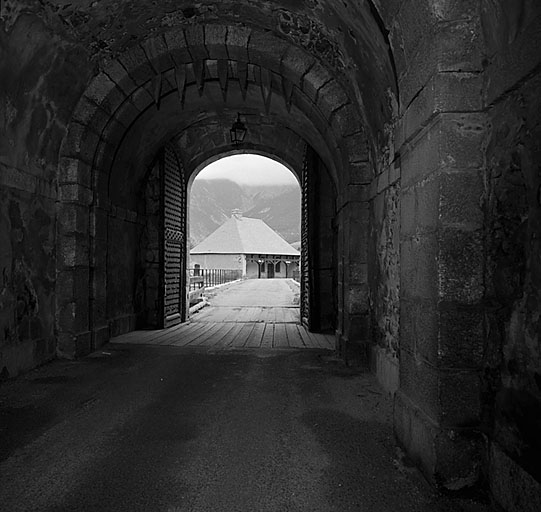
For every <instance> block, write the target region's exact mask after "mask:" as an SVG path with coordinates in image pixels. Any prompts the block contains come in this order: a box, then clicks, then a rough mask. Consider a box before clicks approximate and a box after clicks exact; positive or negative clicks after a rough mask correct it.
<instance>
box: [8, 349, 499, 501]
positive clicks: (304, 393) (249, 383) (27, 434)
mask: <svg viewBox="0 0 541 512" xmlns="http://www.w3.org/2000/svg"><path fill="white" fill-rule="evenodd" d="M391 412H392V403H391V400H390V398H389V397H388V396H387V395H386V394H385V393H384V392H383V391H382V390H381V389H380V388H379V387H378V385H377V384H376V382H375V380H374V378H373V377H372V375H370V374H368V373H359V371H358V370H352V369H351V368H347V367H345V366H344V365H343V364H342V363H341V362H340V361H339V360H338V359H336V358H334V357H333V356H332V353H331V352H329V351H327V350H302V349H297V350H295V349H290V350H268V349H267V350H266V349H259V350H247V349H244V350H242V349H239V350H237V351H220V352H214V353H209V352H208V350H207V349H206V348H204V347H203V348H202V347H193V348H189V347H188V348H179V347H172V346H156V345H128V344H123V345H120V344H109V345H107V346H105V347H104V348H103V349H102V350H100V351H98V352H96V353H94V354H92V355H91V356H89V357H86V358H84V359H81V360H79V361H55V362H53V363H51V364H48V365H46V366H44V367H42V368H39V369H37V370H34V371H32V372H30V373H28V374H26V375H25V376H22V377H20V378H18V379H15V380H13V381H9V382H6V383H4V384H3V385H2V386H1V387H0V419H1V421H0V434H1V438H2V442H1V443H0V504H1V506H0V508H2V510H10V511H23V510H24V511H27V510H36V511H104V510H107V511H139V510H141V511H147V510H148V511H164V512H178V511H193V512H196V511H209V512H214V511H223V512H231V511H246V512H254V511H261V512H263V511H269V512H270V511H272V512H276V511H349V510H351V511H370V512H373V511H375V512H377V511H389V512H396V511H412V512H414V511H415V512H424V511H426V512H429V511H430V512H434V511H445V512H450V511H461V510H465V511H481V510H483V511H484V510H489V509H488V508H485V507H484V505H482V504H481V503H477V502H474V501H471V500H465V499H462V500H458V499H451V498H449V497H445V496H441V495H439V494H437V493H436V492H435V491H434V490H433V489H432V488H431V487H429V486H428V484H426V482H425V481H424V480H423V479H422V478H421V477H420V475H419V474H418V473H417V471H416V470H415V469H414V468H413V467H412V466H411V465H410V464H408V463H407V461H405V460H404V458H403V456H402V453H401V452H400V450H398V449H397V448H396V445H395V441H394V437H393V433H392V427H391Z"/></svg>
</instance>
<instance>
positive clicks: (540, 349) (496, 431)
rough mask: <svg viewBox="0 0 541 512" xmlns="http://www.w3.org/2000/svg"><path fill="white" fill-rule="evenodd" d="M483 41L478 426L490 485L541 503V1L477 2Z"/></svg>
mask: <svg viewBox="0 0 541 512" xmlns="http://www.w3.org/2000/svg"><path fill="white" fill-rule="evenodd" d="M483 4H484V6H483V7H484V9H483V19H482V21H483V29H484V32H485V38H486V42H487V61H486V84H487V90H486V101H487V105H488V106H489V118H490V127H491V130H490V137H489V139H488V143H487V147H486V161H487V172H486V179H485V212H486V213H485V214H486V257H487V262H486V272H485V281H486V327H485V328H486V346H485V357H484V375H483V377H484V378H483V384H484V388H483V391H484V403H485V409H484V414H483V421H484V427H485V429H486V430H487V432H488V433H489V438H490V451H489V479H490V485H491V490H492V492H493V494H494V496H495V498H496V500H497V501H498V502H499V504H500V505H502V506H503V507H504V508H505V509H506V510H509V511H518V510H520V511H527V512H530V511H534V510H539V509H541V466H540V464H539V460H540V458H541V440H540V438H539V432H540V431H541V166H540V162H541V99H540V96H539V92H540V91H541V72H540V64H541V59H540V56H539V45H540V44H541V33H540V32H539V26H541V5H539V3H538V2H533V1H526V0H524V1H517V2H503V1H499V2H491V3H489V2H486V1H485V2H483Z"/></svg>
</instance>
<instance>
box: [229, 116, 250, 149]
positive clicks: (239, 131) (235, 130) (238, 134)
mask: <svg viewBox="0 0 541 512" xmlns="http://www.w3.org/2000/svg"><path fill="white" fill-rule="evenodd" d="M246 132H247V129H246V126H245V125H244V123H243V122H242V121H241V120H240V114H237V120H236V121H235V122H234V123H233V126H232V127H231V130H230V133H231V142H232V143H233V144H235V146H238V145H239V144H241V143H242V142H243V141H244V137H246Z"/></svg>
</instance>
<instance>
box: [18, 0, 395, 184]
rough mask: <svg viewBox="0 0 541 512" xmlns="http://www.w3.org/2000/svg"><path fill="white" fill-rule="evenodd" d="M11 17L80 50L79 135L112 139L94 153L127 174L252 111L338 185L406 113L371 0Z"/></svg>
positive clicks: (156, 6) (80, 5)
mask: <svg viewBox="0 0 541 512" xmlns="http://www.w3.org/2000/svg"><path fill="white" fill-rule="evenodd" d="M7 10H8V12H9V15H10V17H11V18H12V19H15V17H16V15H21V14H23V13H25V12H27V13H28V15H31V14H38V15H39V19H40V20H41V21H42V22H45V24H46V25H47V27H48V29H49V30H51V31H52V32H53V33H54V38H61V39H62V42H61V45H62V46H63V47H65V48H66V51H69V52H70V54H71V55H73V51H74V50H73V48H77V51H78V52H79V53H78V54H79V56H80V57H79V59H78V62H77V68H78V69H79V70H80V73H81V74H80V76H78V77H77V79H76V80H74V84H73V85H74V90H81V92H83V91H84V93H83V94H82V96H81V97H80V98H79V99H78V100H77V102H78V106H77V108H76V111H75V116H74V118H75V122H76V123H80V124H81V125H84V126H85V130H84V133H83V134H82V135H81V137H80V138H81V140H89V139H93V138H97V139H100V140H102V141H103V140H104V139H105V147H102V148H101V150H100V149H96V147H97V146H96V144H92V149H88V150H87V151H88V152H89V154H88V155H87V157H88V159H90V160H92V159H93V160H94V162H96V161H98V162H99V161H100V158H101V157H103V158H105V157H106V159H107V160H108V162H106V163H105V164H104V165H105V166H111V165H113V162H112V161H111V156H112V155H116V156H115V159H116V160H115V161H116V162H117V163H118V161H119V159H120V161H124V160H123V159H124V158H125V156H127V157H128V158H130V159H131V161H132V165H131V166H130V165H124V166H118V165H116V166H115V167H116V168H117V169H118V168H119V167H121V168H122V169H124V170H125V172H126V173H134V172H135V173H137V172H143V167H144V164H146V163H147V161H148V159H149V158H150V155H152V154H153V153H154V152H155V151H156V150H157V149H158V148H159V146H160V145H162V144H163V143H164V142H165V141H166V140H168V139H171V138H172V137H173V136H175V135H179V134H181V132H182V131H183V130H186V129H188V128H190V127H191V126H192V125H194V124H195V125H201V124H202V123H205V120H206V119H209V120H210V119H212V118H215V117H216V115H219V116H221V117H222V118H224V119H230V118H231V119H232V118H234V117H235V115H236V112H237V111H242V112H243V113H245V114H246V115H247V116H248V120H247V122H248V123H249V127H250V130H251V132H252V133H253V134H255V135H256V138H257V139H261V137H260V135H259V130H260V128H259V127H260V126H261V125H267V126H268V125H273V126H275V129H276V133H279V132H281V131H283V130H284V129H286V130H291V131H292V132H294V133H295V134H297V135H299V136H302V137H303V138H305V139H306V140H307V142H309V143H310V144H311V145H313V146H314V147H316V148H317V149H318V151H319V152H320V154H321V156H322V158H324V160H325V162H326V163H327V166H328V167H329V168H330V169H331V172H333V174H334V175H335V180H338V177H337V176H338V175H339V174H340V167H341V166H342V165H344V166H345V167H347V163H348V161H349V163H351V162H352V160H351V158H350V153H352V152H353V153H355V152H359V151H362V150H361V149H360V148H362V147H364V145H365V140H366V137H365V135H364V132H366V135H368V137H369V139H371V140H372V141H373V144H377V143H378V140H379V143H381V142H383V140H382V139H383V137H384V134H385V127H386V124H387V123H389V122H390V120H391V119H392V117H393V114H394V109H395V108H396V107H395V105H396V76H395V71H394V69H393V66H394V64H393V61H392V57H391V53H390V48H389V44H388V41H387V40H386V32H385V29H384V28H383V27H382V22H381V20H380V18H379V14H378V10H377V9H376V8H375V7H374V5H373V4H372V2H369V1H364V2H347V1H331V0H306V1H285V0H284V1H281V2H268V1H267V2H265V1H259V0H257V1H256V0H251V1H223V0H220V1H202V2H196V3H194V2H183V1H178V0H176V1H175V0H164V1H159V2H149V1H148V0H124V1H118V0H79V1H73V0H70V1H68V0H48V1H45V2H40V3H39V4H38V3H37V2H34V1H30V0H27V1H22V2H8V6H7ZM8 25H9V21H8ZM70 58H72V59H73V58H74V57H70ZM96 73H98V74H97V75H96ZM84 77H87V78H86V81H85V78H84ZM93 77H94V78H93ZM73 94H75V93H73ZM92 105H98V106H99V110H96V109H94V108H93V107H92ZM179 106H180V108H179ZM252 121H253V122H252ZM211 124H212V123H211ZM222 124H223V125H224V126H226V128H227V123H222ZM89 127H90V128H89ZM72 128H73V126H72ZM75 129H76V131H77V129H78V128H77V127H75ZM72 131H73V129H72ZM79 131H81V130H79ZM92 132H93V133H92ZM361 133H362V135H361ZM348 137H350V138H349V139H348ZM96 143H97V142H96ZM271 143H272V141H269V144H271ZM67 146H68V150H69V140H68V143H67ZM65 147H66V145H65ZM93 151H96V152H97V154H98V157H95V156H93V155H92V154H91V153H92V152H93ZM68 153H69V151H68ZM65 154H66V153H65ZM100 155H101V156H100ZM134 155H135V156H136V158H133V156H134ZM96 159H97V160H96ZM134 162H136V163H135V164H134ZM134 165H135V166H139V167H140V169H139V170H137V169H134V168H133V166H134ZM127 169H129V170H127ZM125 178H126V174H123V175H119V176H118V178H117V179H118V180H120V181H123V180H125Z"/></svg>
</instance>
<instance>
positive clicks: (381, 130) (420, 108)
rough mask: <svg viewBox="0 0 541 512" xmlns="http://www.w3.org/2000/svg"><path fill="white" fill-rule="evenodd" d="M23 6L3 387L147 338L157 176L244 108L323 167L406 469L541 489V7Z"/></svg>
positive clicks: (277, 140)
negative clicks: (535, 427)
mask: <svg viewBox="0 0 541 512" xmlns="http://www.w3.org/2000/svg"><path fill="white" fill-rule="evenodd" d="M4 4H6V5H7V6H8V8H6V9H2V14H1V15H0V25H1V28H2V30H0V32H1V34H2V35H1V39H2V48H5V49H6V50H7V51H4V52H3V53H2V58H1V60H0V66H1V68H0V72H1V74H2V77H3V79H4V80H3V86H4V87H3V88H2V94H3V95H4V92H5V102H2V104H3V105H4V108H3V109H2V123H3V132H2V133H3V135H4V132H5V135H6V136H5V137H1V138H0V152H1V153H2V155H1V158H0V166H1V170H2V174H1V176H0V180H1V184H2V189H1V190H0V194H1V197H2V201H1V202H0V207H1V208H2V210H1V212H0V213H1V215H2V223H1V225H0V236H1V238H0V242H1V243H0V248H1V249H0V258H1V260H2V272H3V280H2V291H1V293H0V300H1V301H2V302H1V306H2V307H1V308H0V310H1V314H0V320H1V321H2V328H1V331H2V332H3V335H4V338H3V341H2V343H1V344H0V356H1V359H0V371H1V375H2V376H3V375H6V374H7V375H15V374H17V373H19V372H21V371H25V370H28V369H29V368H32V367H35V366H36V365H39V364H41V363H43V362H45V361H47V360H49V359H51V358H53V357H55V354H56V355H59V356H61V357H70V358H71V357H78V356H80V355H84V354H86V353H88V352H89V351H90V350H92V349H93V348H95V347H101V346H102V345H103V343H105V342H106V341H107V340H108V339H110V337H111V335H114V334H116V333H120V332H126V331H129V330H130V329H133V328H134V327H135V326H136V325H137V314H136V312H137V311H138V306H137V300H135V298H136V297H139V296H140V290H141V287H139V286H138V285H137V283H138V281H137V279H135V278H134V276H137V275H138V274H137V272H138V266H137V265H138V261H137V258H135V257H134V256H133V254H132V253H130V254H128V255H126V251H128V249H129V248H130V247H132V248H133V247H134V246H135V245H136V241H138V240H140V236H139V235H140V232H141V231H142V230H143V228H144V225H145V222H146V218H147V217H146V214H145V208H146V207H147V205H146V204H145V202H144V201H143V200H141V198H145V194H144V193H143V191H144V186H143V185H144V184H145V179H146V177H147V176H148V172H149V170H150V169H152V168H153V165H154V163H155V162H157V161H158V162H159V161H160V159H162V155H163V154H164V152H165V151H166V150H165V149H164V148H170V150H171V151H169V150H167V151H168V152H169V153H170V154H172V153H171V152H173V153H174V154H175V158H176V160H177V163H178V166H179V168H182V170H183V172H184V177H185V179H186V180H189V177H190V175H191V173H193V172H194V169H196V168H198V166H199V165H200V164H202V163H204V162H205V161H208V159H210V158H216V157H219V156H220V155H223V154H227V153H228V152H229V151H231V150H232V149H234V148H232V147H231V145H230V143H229V141H228V130H229V127H230V126H231V124H232V122H233V121H234V119H235V118H236V115H237V113H238V112H246V114H247V115H249V116H250V118H251V119H253V120H254V128H253V129H252V130H251V136H250V137H249V138H248V139H247V140H246V142H245V143H244V144H245V146H244V148H245V149H246V150H253V151H258V150H261V151H271V152H273V153H274V154H275V156H277V157H278V158H281V159H283V160H284V161H288V162H292V165H293V163H294V164H295V165H293V166H294V167H295V168H303V162H304V160H303V158H302V157H303V156H304V155H305V150H306V161H308V162H310V161H311V164H310V165H309V166H308V167H309V168H312V169H315V168H319V167H321V169H325V173H317V172H314V173H312V174H310V176H315V177H317V176H327V177H328V180H327V182H326V184H320V185H321V187H322V189H323V188H324V192H325V193H327V192H328V194H329V197H331V196H332V198H333V201H335V204H334V208H333V209H332V212H333V214H332V216H328V217H327V216H326V217H324V218H321V219H320V221H321V229H319V230H316V233H320V234H327V235H328V238H326V239H324V240H321V241H320V242H317V243H316V242H314V243H315V245H316V249H317V245H318V244H324V245H325V246H328V247H334V258H335V260H333V261H332V262H331V263H329V262H322V264H321V265H320V266H319V267H318V268H316V269H314V273H313V275H312V279H313V281H312V282H313V283H314V287H316V286H320V290H319V291H318V290H313V291H314V295H315V296H316V297H320V298H323V297H325V293H324V291H325V290H327V289H332V291H333V293H334V297H335V299H332V297H331V299H332V300H334V301H335V302H334V305H333V308H332V312H330V313H329V315H328V318H327V319H326V320H325V321H327V320H328V322H329V325H332V326H333V327H334V328H335V333H336V339H337V342H338V348H339V352H340V354H341V355H342V356H344V357H345V358H346V359H347V360H348V361H349V362H350V363H351V362H359V361H366V360H369V361H370V364H371V366H372V368H373V369H374V371H375V372H376V373H377V375H378V378H379V380H380V381H381V382H382V383H383V384H384V385H385V386H386V389H388V390H389V391H390V392H391V393H393V395H394V397H395V408H394V411H395V412H394V426H395V433H396V436H397V438H398V439H399V441H400V443H401V444H402V445H403V446H404V448H405V449H406V451H407V452H408V454H409V455H410V456H411V457H412V459H413V460H415V461H416V462H417V463H418V464H419V465H420V466H421V467H422V468H423V470H424V472H425V474H426V475H427V476H428V477H429V478H430V479H431V481H432V482H434V483H436V484H438V485H441V486H443V487H446V488H449V489H455V488H459V487H464V486H468V485H473V484H474V483H475V482H477V481H478V480H479V478H480V476H481V475H483V474H484V473H486V474H489V477H490V479H491V482H492V484H491V485H492V486H493V489H495V490H496V493H497V494H498V493H499V494H500V498H502V496H501V495H502V494H505V492H504V491H500V488H503V487H504V486H501V485H500V483H501V482H502V480H503V479H502V478H499V477H498V476H497V475H496V477H494V472H495V469H494V468H496V467H499V468H500V469H501V468H502V467H503V468H504V472H506V473H505V474H507V475H520V474H522V473H521V471H522V470H524V471H525V472H528V471H529V472H530V474H532V475H534V476H535V478H537V480H539V472H538V465H537V466H536V464H535V457H531V456H530V455H528V454H527V453H526V452H528V451H529V447H534V448H535V447H536V446H538V441H537V440H536V438H535V436H534V435H531V434H530V430H529V429H524V428H523V424H522V423H521V420H520V419H519V418H522V417H529V414H530V413H531V411H532V410H533V411H534V412H535V411H537V410H539V389H538V387H539V386H537V385H536V382H537V380H538V379H537V373H539V358H538V356H537V354H536V352H535V351H534V350H533V349H532V347H535V346H536V339H537V334H536V333H537V331H538V330H537V327H536V324H535V322H537V316H538V315H537V312H538V309H539V307H538V305H539V293H538V292H539V286H538V284H539V283H538V279H537V277H536V276H537V275H538V272H537V267H536V265H537V262H538V260H539V259H538V258H537V255H538V252H539V248H538V246H537V245H536V243H537V242H536V241H537V240H538V239H539V236H538V233H537V231H538V223H537V222H536V219H538V218H539V214H538V213H539V212H538V209H539V204H538V203H539V201H538V200H537V199H538V193H537V191H538V188H539V186H538V185H539V180H538V176H537V174H536V173H537V168H536V166H535V162H537V161H538V160H539V158H538V153H539V152H538V147H537V146H536V143H535V141H537V140H539V137H537V133H538V131H539V130H538V128H539V122H538V118H539V116H538V112H539V108H538V98H539V95H538V94H537V90H538V89H539V87H538V85H539V84H538V74H539V73H538V71H539V52H538V51H536V49H537V48H538V46H539V44H538V41H539V34H538V31H537V32H536V30H535V28H536V27H538V25H539V23H538V20H539V7H538V5H537V4H536V2H533V1H524V2H514V3H513V2H508V1H504V0H494V1H483V2H480V3H472V2H443V3H442V2H430V1H427V0H409V1H408V2H404V1H402V0H388V1H385V2H383V1H380V0H373V1H372V0H370V1H368V0H367V1H365V2H334V1H330V0H317V1H314V0H303V1H299V2H285V1H279V0H277V1H276V2H267V1H260V0H253V1H250V2H243V1H242V0H239V1H238V2H233V1H226V0H224V1H221V2H216V1H214V0H205V1H204V2H198V3H197V5H195V4H190V3H189V2H185V1H179V2H173V1H171V2H166V1H164V2H147V1H145V0H129V1H128V0H119V1H118V2H109V1H100V2H83V1H79V2H59V1H52V2H31V1H24V2H14V1H11V2H9V1H8V2H7V3H6V2H4V3H3V4H2V5H4ZM474 4H475V5H474ZM60 5H62V7H60ZM13 6H15V8H13ZM206 135H210V136H206ZM305 148H307V149H305ZM299 159H300V160H301V161H300V162H299V161H298V160H299ZM519 175H520V178H519ZM318 179H319V178H317V179H315V183H312V185H313V186H314V187H317V186H318V185H317V183H318ZM325 179H327V178H325ZM509 183H519V184H520V190H521V191H523V193H521V194H519V196H520V197H519V198H517V197H516V194H514V193H513V194H508V191H509V190H510V188H511V185H509ZM326 185H328V187H326ZM307 197H308V198H310V197H313V198H314V197H315V198H318V195H317V194H314V195H312V196H310V195H307ZM316 206H318V205H316ZM526 219H528V220H526ZM181 228H182V226H178V225H174V226H170V227H169V231H168V233H169V235H171V237H173V238H175V237H176V238H178V237H179V235H180V234H182V233H183V230H182V229H181ZM516 233H520V234H521V238H520V240H519V241H518V243H517V239H516V237H515V234H516ZM523 233H525V235H524V239H523V238H522V234H523ZM184 234H185V233H184ZM331 234H332V236H333V237H335V239H334V238H331ZM173 238H171V240H170V242H172V241H176V242H178V240H173ZM311 240H313V241H315V240H317V238H316V237H312V238H311ZM524 240H529V241H530V242H531V244H530V245H531V247H530V245H528V244H526V243H523V241H524ZM510 247H512V248H513V250H512V251H510V249H509V248H510ZM314 252H315V253H316V254H317V253H318V251H317V250H315V251H314ZM125 256H126V257H125ZM160 261H162V260H160ZM327 263H329V264H328V265H327ZM329 276H331V277H329ZM501 276H504V277H505V276H511V277H510V278H509V280H508V281H509V283H508V284H509V286H504V287H503V289H502V286H501V282H500V281H502V280H501V279H500V277H501ZM333 279H334V280H335V281H336V282H335V283H333V282H332V280H333ZM536 279H537V280H536ZM503 281H505V282H507V278H505V279H504V280H503ZM331 302H332V301H331ZM327 303H329V300H326V299H325V300H323V299H321V304H322V306H325V305H327ZM177 305H178V304H177ZM487 306H488V309H487ZM164 307H165V305H164ZM314 307H316V306H314V304H313V303H311V304H310V309H311V311H314V309H313V308H314ZM181 309H182V308H181ZM179 311H181V310H179ZM501 312H504V313H503V315H502V314H500V313H501ZM179 314H181V313H179ZM169 316H173V315H169ZM316 317H317V318H321V319H325V318H326V315H325V314H324V310H322V311H321V312H318V313H317V314H316V315H311V317H310V318H311V319H313V318H316ZM517 319H518V320H517ZM517 322H518V323H517ZM514 326H517V328H516V329H514V328H513V327H514ZM314 328H317V326H314ZM523 333H525V334H523ZM531 361H533V363H532V362H531ZM515 397H517V398H518V400H515ZM517 404H518V405H517ZM517 411H518V412H517ZM485 433H487V434H486V436H485ZM524 447H526V448H524ZM534 451H535V450H534ZM486 453H489V455H490V456H489V457H486V456H485V454H486ZM487 458H488V459H489V462H485V460H486V459H487ZM509 468H511V469H509ZM516 468H518V469H520V471H515V469H516ZM483 472H484V473H483ZM513 478H515V476H513ZM510 480H511V478H510ZM506 485H507V483H506ZM509 485H511V484H509ZM513 485H515V488H518V489H520V488H521V484H517V482H516V481H514V483H513ZM509 494H511V493H509ZM518 494H520V493H518ZM503 498H504V501H505V496H503ZM538 508H539V507H536V509H538Z"/></svg>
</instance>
